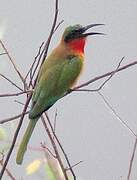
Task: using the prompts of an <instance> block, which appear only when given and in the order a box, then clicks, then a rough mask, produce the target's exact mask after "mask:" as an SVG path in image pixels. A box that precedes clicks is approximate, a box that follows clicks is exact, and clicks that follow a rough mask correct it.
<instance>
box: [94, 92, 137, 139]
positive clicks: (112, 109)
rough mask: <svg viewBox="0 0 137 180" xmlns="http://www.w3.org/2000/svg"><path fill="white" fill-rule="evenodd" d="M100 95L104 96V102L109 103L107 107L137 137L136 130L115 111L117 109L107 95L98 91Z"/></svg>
mask: <svg viewBox="0 0 137 180" xmlns="http://www.w3.org/2000/svg"><path fill="white" fill-rule="evenodd" d="M97 93H98V94H99V96H100V97H101V98H102V100H103V101H104V103H105V104H106V105H107V107H108V108H109V109H110V110H111V111H112V113H113V114H114V115H115V116H116V117H117V119H118V120H119V121H120V122H121V123H122V124H123V125H124V126H125V127H126V128H127V129H128V130H129V131H130V132H131V134H132V135H133V136H135V137H136V138H137V135H136V134H135V132H134V131H133V130H132V129H131V128H130V127H129V125H128V124H127V123H126V122H125V121H124V120H123V119H122V118H121V117H120V116H119V115H118V113H117V112H116V111H115V109H114V108H113V107H112V105H111V104H110V103H109V102H108V101H107V99H106V97H105V96H104V95H103V94H102V93H100V92H99V91H98V92H97Z"/></svg>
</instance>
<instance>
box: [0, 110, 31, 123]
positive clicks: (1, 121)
mask: <svg viewBox="0 0 137 180" xmlns="http://www.w3.org/2000/svg"><path fill="white" fill-rule="evenodd" d="M28 113H29V111H26V112H25V113H24V115H26V114H28ZM22 114H23V113H21V114H19V115H16V116H13V117H10V118H6V119H2V120H0V124H4V123H7V122H9V121H13V120H16V119H18V118H20V117H21V116H22Z"/></svg>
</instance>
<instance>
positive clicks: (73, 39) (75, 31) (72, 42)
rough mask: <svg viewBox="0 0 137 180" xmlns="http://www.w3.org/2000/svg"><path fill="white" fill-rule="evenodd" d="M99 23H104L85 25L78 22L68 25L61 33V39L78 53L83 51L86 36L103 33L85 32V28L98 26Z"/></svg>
mask: <svg viewBox="0 0 137 180" xmlns="http://www.w3.org/2000/svg"><path fill="white" fill-rule="evenodd" d="M100 25H104V24H90V25H87V26H85V27H84V26H81V25H79V24H77V25H74V26H69V27H67V28H66V29H65V31H64V33H63V36H62V41H63V42H64V43H65V45H67V46H69V47H70V48H71V49H72V50H74V51H77V52H80V53H84V46H85V42H86V38H87V36H89V35H104V34H103V33H98V32H87V30H88V29H90V28H92V27H95V26H100Z"/></svg>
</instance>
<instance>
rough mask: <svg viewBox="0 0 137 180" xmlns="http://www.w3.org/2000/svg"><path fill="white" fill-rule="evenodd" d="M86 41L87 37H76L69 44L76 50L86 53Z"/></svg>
mask: <svg viewBox="0 0 137 180" xmlns="http://www.w3.org/2000/svg"><path fill="white" fill-rule="evenodd" d="M85 41H86V38H80V39H74V40H72V41H70V42H69V46H70V48H71V49H72V50H74V52H77V53H80V54H84V46H85Z"/></svg>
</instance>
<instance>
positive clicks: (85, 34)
mask: <svg viewBox="0 0 137 180" xmlns="http://www.w3.org/2000/svg"><path fill="white" fill-rule="evenodd" d="M102 25H105V24H90V25H87V26H85V27H82V29H81V32H82V34H81V36H82V37H87V36H89V35H105V34H104V33H99V32H87V33H85V32H86V31H87V30H88V29H90V28H92V27H95V26H102Z"/></svg>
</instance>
